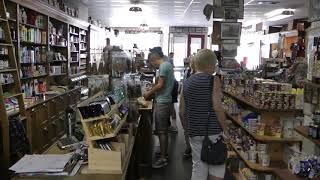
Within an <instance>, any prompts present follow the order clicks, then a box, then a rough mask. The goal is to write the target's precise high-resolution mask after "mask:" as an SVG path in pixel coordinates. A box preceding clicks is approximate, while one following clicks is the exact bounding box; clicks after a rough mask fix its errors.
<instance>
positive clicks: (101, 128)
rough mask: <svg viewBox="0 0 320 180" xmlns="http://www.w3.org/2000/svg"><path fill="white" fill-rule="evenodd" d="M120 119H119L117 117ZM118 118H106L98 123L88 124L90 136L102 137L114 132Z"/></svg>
mask: <svg viewBox="0 0 320 180" xmlns="http://www.w3.org/2000/svg"><path fill="white" fill-rule="evenodd" d="M119 118H120V117H119ZM118 120H119V119H118V118H113V119H112V118H106V119H102V120H100V121H95V122H92V123H90V124H88V129H89V134H90V136H91V137H92V136H101V137H104V136H106V135H108V134H111V133H113V132H114V129H115V127H116V126H117V125H118Z"/></svg>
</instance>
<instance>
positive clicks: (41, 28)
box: [19, 22, 45, 30]
mask: <svg viewBox="0 0 320 180" xmlns="http://www.w3.org/2000/svg"><path fill="white" fill-rule="evenodd" d="M19 24H20V25H23V26H28V27H31V28H35V29H40V30H45V29H44V28H43V27H38V26H36V25H32V24H26V23H21V22H20V23H19Z"/></svg>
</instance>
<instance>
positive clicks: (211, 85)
mask: <svg viewBox="0 0 320 180" xmlns="http://www.w3.org/2000/svg"><path fill="white" fill-rule="evenodd" d="M213 81H214V76H210V86H209V87H213ZM212 89H213V88H212ZM212 93H213V91H212V92H211V99H212ZM212 107H213V102H212ZM212 107H210V103H209V104H208V119H207V133H206V136H207V137H209V120H210V116H211V111H212V109H211V108H212Z"/></svg>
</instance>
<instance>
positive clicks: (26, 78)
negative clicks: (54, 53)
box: [21, 74, 48, 81]
mask: <svg viewBox="0 0 320 180" xmlns="http://www.w3.org/2000/svg"><path fill="white" fill-rule="evenodd" d="M47 75H48V74H43V75H40V76H33V77H24V78H21V80H23V81H25V80H28V79H37V78H42V77H45V76H47Z"/></svg>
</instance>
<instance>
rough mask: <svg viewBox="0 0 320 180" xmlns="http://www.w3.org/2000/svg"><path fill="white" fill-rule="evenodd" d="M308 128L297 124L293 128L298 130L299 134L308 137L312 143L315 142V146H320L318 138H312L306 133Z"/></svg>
mask: <svg viewBox="0 0 320 180" xmlns="http://www.w3.org/2000/svg"><path fill="white" fill-rule="evenodd" d="M308 128H309V127H306V126H297V127H295V128H294V130H295V131H296V132H298V133H299V134H300V135H302V136H303V137H305V138H307V139H309V140H310V141H312V142H313V143H315V144H316V145H317V146H320V140H319V139H313V138H312V137H310V136H309V133H308V131H309V130H308Z"/></svg>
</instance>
